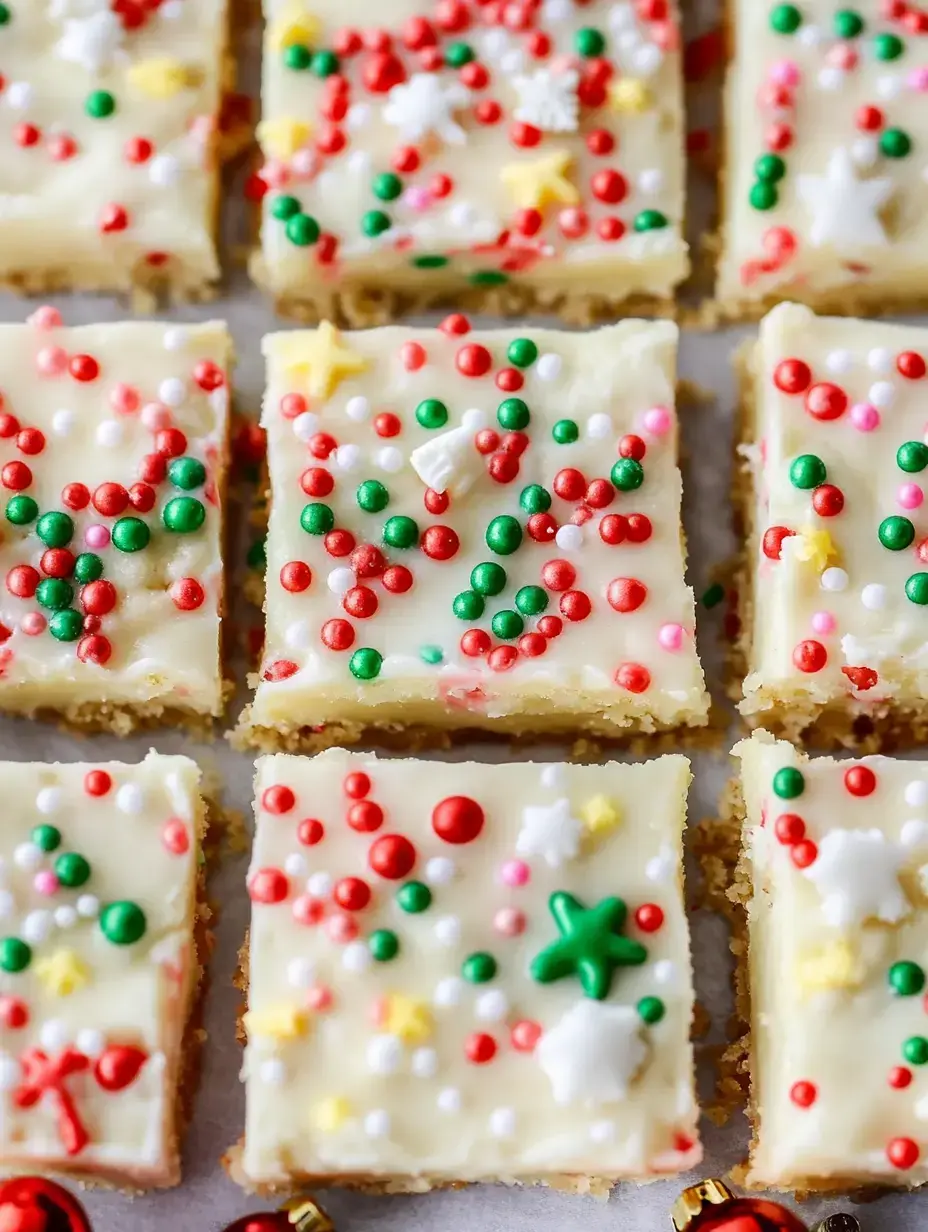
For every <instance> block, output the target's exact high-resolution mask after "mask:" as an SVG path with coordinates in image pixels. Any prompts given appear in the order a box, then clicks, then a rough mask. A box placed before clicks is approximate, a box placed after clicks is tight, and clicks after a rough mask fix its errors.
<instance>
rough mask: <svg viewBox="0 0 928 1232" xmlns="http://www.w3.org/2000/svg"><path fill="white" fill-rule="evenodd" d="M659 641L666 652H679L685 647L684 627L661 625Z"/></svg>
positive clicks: (658, 632)
mask: <svg viewBox="0 0 928 1232" xmlns="http://www.w3.org/2000/svg"><path fill="white" fill-rule="evenodd" d="M657 640H658V643H659V644H660V645H661V646H663V648H664V649H665V650H679V649H680V647H681V646H682V645H683V626H682V625H674V624H668V625H661V627H660V628H659V629H658V631H657Z"/></svg>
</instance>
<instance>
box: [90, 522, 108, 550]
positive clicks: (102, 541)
mask: <svg viewBox="0 0 928 1232" xmlns="http://www.w3.org/2000/svg"><path fill="white" fill-rule="evenodd" d="M84 542H85V543H86V544H87V546H88V547H89V548H93V549H94V551H95V552H96V551H99V550H100V548H106V547H109V543H110V532H109V531H108V530H107V528H106V527H105V526H101V525H100V523H99V522H94V524H93V525H92V526H88V527H87V529H86V530H85V531H84Z"/></svg>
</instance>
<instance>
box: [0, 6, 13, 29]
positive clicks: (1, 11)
mask: <svg viewBox="0 0 928 1232" xmlns="http://www.w3.org/2000/svg"><path fill="white" fill-rule="evenodd" d="M12 16H13V14H12V13H11V12H10V6H9V5H8V4H0V26H5V25H6V24H7V22H9V20H10V18H11V17H12Z"/></svg>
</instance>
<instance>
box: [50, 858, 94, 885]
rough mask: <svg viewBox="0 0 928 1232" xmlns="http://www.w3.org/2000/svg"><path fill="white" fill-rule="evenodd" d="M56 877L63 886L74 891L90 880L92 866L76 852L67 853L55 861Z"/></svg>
mask: <svg viewBox="0 0 928 1232" xmlns="http://www.w3.org/2000/svg"><path fill="white" fill-rule="evenodd" d="M55 876H56V877H57V878H58V880H59V881H60V882H61V884H62V885H63V886H67V887H68V889H69V890H73V889H76V888H77V887H78V886H82V885H85V884H86V883H87V882H88V881H89V880H90V865H89V864H88V863H87V861H86V860H85V859H84V857H83V856H81V855H78V854H77V852H76V851H66V852H65V853H64V855H61V856H59V857H58V859H57V860H56V861H55Z"/></svg>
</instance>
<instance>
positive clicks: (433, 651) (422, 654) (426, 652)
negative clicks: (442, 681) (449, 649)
mask: <svg viewBox="0 0 928 1232" xmlns="http://www.w3.org/2000/svg"><path fill="white" fill-rule="evenodd" d="M419 658H420V659H421V660H422V662H423V663H428V664H429V666H430V667H434V666H435V664H436V663H442V662H444V658H445V653H444V651H443V650H442V648H441V647H440V646H420V648H419Z"/></svg>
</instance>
